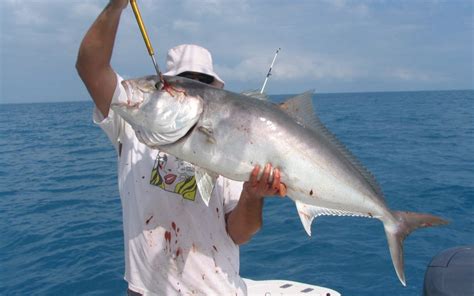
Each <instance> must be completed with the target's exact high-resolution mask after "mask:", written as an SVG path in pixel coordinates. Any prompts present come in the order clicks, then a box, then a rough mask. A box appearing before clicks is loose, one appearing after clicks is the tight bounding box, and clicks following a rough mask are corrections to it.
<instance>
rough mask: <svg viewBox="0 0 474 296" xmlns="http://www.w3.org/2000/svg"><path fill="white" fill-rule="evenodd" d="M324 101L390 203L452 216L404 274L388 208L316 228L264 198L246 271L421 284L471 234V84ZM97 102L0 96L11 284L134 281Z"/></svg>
mask: <svg viewBox="0 0 474 296" xmlns="http://www.w3.org/2000/svg"><path fill="white" fill-rule="evenodd" d="M272 99H273V100H276V101H278V100H282V99H283V96H275V97H273V98H272ZM314 103H315V106H316V109H317V113H318V114H319V115H320V117H321V120H322V121H323V122H324V123H325V124H326V125H327V126H328V127H329V128H330V129H331V130H332V131H333V133H334V134H336V135H337V136H338V138H339V139H340V140H341V141H342V142H343V143H344V144H346V146H347V147H348V148H349V149H350V150H351V151H352V152H353V153H354V154H355V155H356V156H357V157H358V158H359V159H360V160H361V162H362V163H363V164H364V165H365V166H366V167H367V168H369V169H370V170H371V171H372V173H373V174H374V175H375V176H376V177H377V179H378V181H379V183H380V184H381V186H382V188H383V190H384V192H385V196H386V200H387V203H388V205H389V206H390V207H391V208H392V209H397V210H410V211H418V212H428V213H432V214H435V215H439V216H442V217H444V218H446V219H448V220H450V221H451V223H450V224H449V225H448V226H445V227H437V228H430V229H421V230H418V231H416V232H414V233H413V234H412V235H411V236H410V237H408V238H407V240H406V241H405V273H406V278H407V283H408V287H403V286H402V285H401V284H400V283H399V281H398V279H397V276H396V274H395V271H394V269H393V266H392V262H391V260H390V256H389V252H388V247H387V242H386V239H385V234H384V231H383V227H382V224H381V223H380V222H379V221H378V220H375V219H363V218H348V217H321V218H318V219H316V221H315V222H314V223H313V227H312V231H313V236H312V237H308V236H307V235H306V233H305V232H304V230H303V227H302V225H301V223H300V221H299V218H298V216H297V214H296V209H295V207H294V203H293V202H292V201H291V200H289V199H288V198H287V199H277V198H268V199H267V200H266V205H265V209H264V226H263V228H262V230H261V231H260V232H259V233H258V234H257V235H256V236H255V237H254V238H253V240H252V241H251V242H250V243H248V244H247V245H244V246H243V247H241V274H242V276H244V277H247V278H251V279H255V280H264V279H288V280H295V281H302V282H307V283H310V284H315V285H321V286H327V287H330V288H333V289H335V290H337V291H339V292H341V293H342V294H343V295H420V294H421V291H422V285H423V277H424V272H425V270H426V266H427V265H428V263H429V262H430V260H431V258H432V257H433V256H435V255H436V254H437V253H439V252H441V251H442V250H444V249H447V248H451V247H455V246H462V245H472V244H474V215H473V214H474V211H473V205H474V122H473V120H474V91H433V92H385V93H384V92H381V93H353V94H316V95H315V96H314ZM91 112H92V103H91V102H74V103H44V104H40V103H38V104H13V105H0V223H1V224H0V262H1V263H0V294H1V295H124V291H125V289H126V283H125V282H124V280H123V268H124V260H123V242H122V241H123V235H122V224H121V223H122V222H121V221H122V220H121V206H120V199H119V196H118V190H117V184H116V162H115V159H116V157H115V152H114V150H113V148H112V146H111V145H110V144H109V142H108V140H107V138H106V136H105V135H104V134H103V133H102V131H101V130H100V129H99V128H97V127H95V126H94V125H93V124H92V121H91Z"/></svg>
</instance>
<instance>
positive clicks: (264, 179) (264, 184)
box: [259, 163, 272, 191]
mask: <svg viewBox="0 0 474 296" xmlns="http://www.w3.org/2000/svg"><path fill="white" fill-rule="evenodd" d="M271 170H272V165H271V164H269V163H267V165H265V169H264V170H263V174H262V176H261V177H260V180H259V187H260V189H261V190H262V191H266V189H267V188H268V185H269V182H268V181H269V179H270V172H271Z"/></svg>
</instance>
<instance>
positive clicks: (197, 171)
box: [194, 167, 217, 206]
mask: <svg viewBox="0 0 474 296" xmlns="http://www.w3.org/2000/svg"><path fill="white" fill-rule="evenodd" d="M194 177H195V178H196V184H197V187H198V190H199V193H200V194H201V198H202V200H203V201H204V203H205V204H206V206H209V200H210V199H211V194H212V190H214V185H215V184H216V179H217V175H216V174H214V173H211V172H209V171H207V170H205V169H203V168H199V167H194Z"/></svg>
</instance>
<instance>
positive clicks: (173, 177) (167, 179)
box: [164, 174, 177, 185]
mask: <svg viewBox="0 0 474 296" xmlns="http://www.w3.org/2000/svg"><path fill="white" fill-rule="evenodd" d="M176 177H177V176H176V175H175V174H168V175H166V176H165V177H164V179H165V183H166V184H167V185H170V184H173V182H174V181H175V180H176Z"/></svg>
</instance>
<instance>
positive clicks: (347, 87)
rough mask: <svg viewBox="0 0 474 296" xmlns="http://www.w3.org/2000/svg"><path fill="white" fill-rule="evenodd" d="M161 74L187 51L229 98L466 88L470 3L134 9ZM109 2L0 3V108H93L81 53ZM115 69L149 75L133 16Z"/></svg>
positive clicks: (157, 0)
mask: <svg viewBox="0 0 474 296" xmlns="http://www.w3.org/2000/svg"><path fill="white" fill-rule="evenodd" d="M137 2H138V5H139V7H140V10H141V12H142V16H143V20H144V22H145V25H146V27H147V30H148V33H149V35H150V39H151V42H152V44H153V47H154V49H155V54H156V59H157V61H158V64H159V65H160V68H161V69H165V58H166V52H167V50H168V49H169V48H171V47H173V46H175V45H178V44H183V43H191V44H198V45H201V46H203V47H206V48H208V49H209V50H210V51H211V53H212V55H213V59H214V68H215V70H216V72H217V73H218V74H219V76H220V77H221V78H223V79H224V80H225V81H226V88H227V89H228V90H231V91H235V92H240V91H244V90H251V89H259V88H260V87H261V86H262V84H263V81H264V79H265V76H266V74H267V71H268V68H269V66H270V63H271V61H272V59H273V56H274V54H275V51H276V49H277V48H281V51H280V54H279V55H278V58H277V60H276V62H275V65H274V68H273V71H272V74H273V75H272V76H271V78H270V80H269V82H268V83H267V87H266V91H267V92H268V93H269V94H294V93H301V92H304V91H306V90H309V89H313V90H314V91H315V92H316V93H318V92H319V93H338V92H372V91H417V90H451V89H473V88H474V82H473V68H474V62H473V48H474V40H473V38H474V37H473V36H474V21H473V18H474V16H473V15H474V12H473V7H474V1H473V0H470V1H469V0H445V1H442V0H409V1H402V0H399V1H398V0H390V1H389V0H378V1H375V0H371V1H368V0H360V1H355V0H354V1H348V0H306V1H305V0H273V1H270V0H259V1H257V0H254V1H251V0H182V1H176V0H138V1H137ZM107 3H108V1H105V0H68V1H64V0H0V18H1V20H0V31H1V37H0V38H1V39H0V103H25V102H56V101H83V100H89V99H90V98H89V95H88V93H87V91H86V89H85V87H84V86H83V84H82V82H81V80H80V79H79V77H78V75H77V72H76V70H75V62H76V57H77V51H78V48H79V45H80V42H81V40H82V38H83V36H84V34H85V33H86V31H87V30H88V28H89V27H90V25H91V24H92V22H93V21H94V20H95V18H96V17H97V16H98V14H99V13H100V12H101V11H102V9H103V8H104V7H105V5H106V4H107ZM112 66H113V68H114V69H115V71H117V72H118V73H119V74H121V75H122V76H123V77H125V78H134V77H140V76H144V75H149V74H154V68H153V64H152V62H151V59H150V57H149V56H148V53H147V51H146V48H145V45H144V43H143V40H142V38H141V35H140V32H139V29H138V26H137V24H136V22H135V19H134V16H133V13H132V10H131V8H130V7H127V8H126V10H124V12H123V15H122V18H121V23H120V27H119V31H118V34H117V40H116V44H115V48H114V53H113V57H112Z"/></svg>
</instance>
